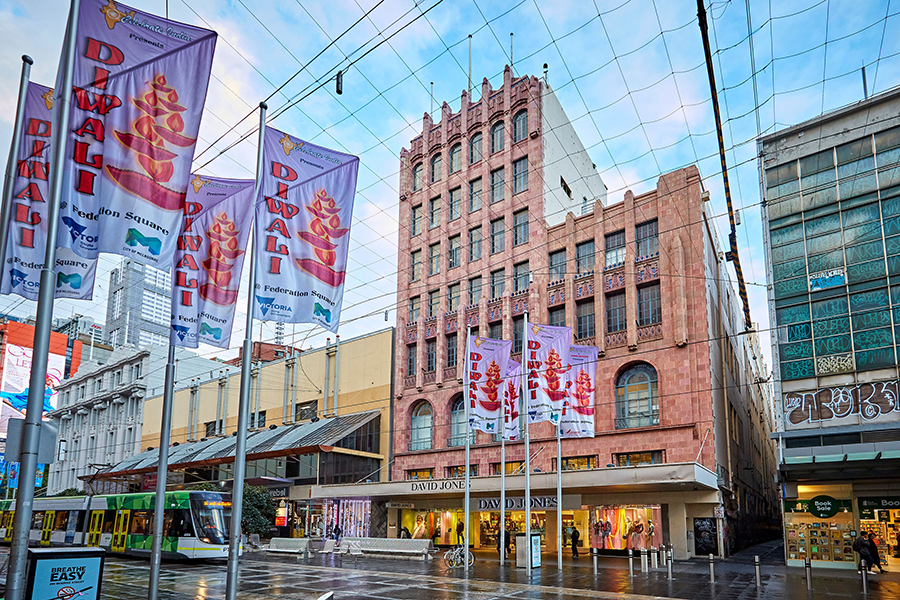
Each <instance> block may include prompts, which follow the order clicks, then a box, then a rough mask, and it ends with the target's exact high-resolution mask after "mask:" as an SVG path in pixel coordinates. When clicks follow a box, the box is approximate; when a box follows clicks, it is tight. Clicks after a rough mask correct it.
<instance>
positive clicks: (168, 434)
mask: <svg viewBox="0 0 900 600" xmlns="http://www.w3.org/2000/svg"><path fill="white" fill-rule="evenodd" d="M174 402H175V346H174V345H173V344H172V343H171V342H169V356H168V359H167V360H166V379H165V387H164V388H163V405H162V422H161V424H160V429H159V458H158V459H157V463H156V498H155V499H154V503H153V545H152V546H151V550H150V586H149V589H148V590H147V600H157V598H158V597H159V569H160V566H161V565H160V563H161V561H162V540H163V519H164V517H165V510H166V483H167V482H168V479H169V444H170V443H171V441H172V405H173V404H174Z"/></svg>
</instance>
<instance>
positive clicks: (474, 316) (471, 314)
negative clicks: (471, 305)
mask: <svg viewBox="0 0 900 600" xmlns="http://www.w3.org/2000/svg"><path fill="white" fill-rule="evenodd" d="M466 327H478V309H475V310H470V311H467V312H466Z"/></svg>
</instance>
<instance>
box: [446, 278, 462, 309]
mask: <svg viewBox="0 0 900 600" xmlns="http://www.w3.org/2000/svg"><path fill="white" fill-rule="evenodd" d="M459 288H460V284H459V283H454V284H452V285H450V286H449V287H448V288H447V309H448V310H449V311H450V312H453V311H454V310H456V309H457V308H459Z"/></svg>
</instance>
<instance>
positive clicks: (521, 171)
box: [512, 156, 528, 194]
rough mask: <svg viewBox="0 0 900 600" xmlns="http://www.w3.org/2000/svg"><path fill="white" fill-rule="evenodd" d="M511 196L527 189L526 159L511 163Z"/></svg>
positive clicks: (525, 157)
mask: <svg viewBox="0 0 900 600" xmlns="http://www.w3.org/2000/svg"><path fill="white" fill-rule="evenodd" d="M512 167H513V194H518V193H519V192H524V191H525V190H527V189H528V157H527V156H523V157H522V158H520V159H518V160H516V161H513V165H512Z"/></svg>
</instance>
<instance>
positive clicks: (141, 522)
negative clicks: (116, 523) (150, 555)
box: [131, 510, 153, 535]
mask: <svg viewBox="0 0 900 600" xmlns="http://www.w3.org/2000/svg"><path fill="white" fill-rule="evenodd" d="M152 521H153V512H152V511H149V510H136V511H134V515H132V517H131V533H136V534H139V535H150V533H151V532H152V531H153V526H152V524H151V523H152Z"/></svg>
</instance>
